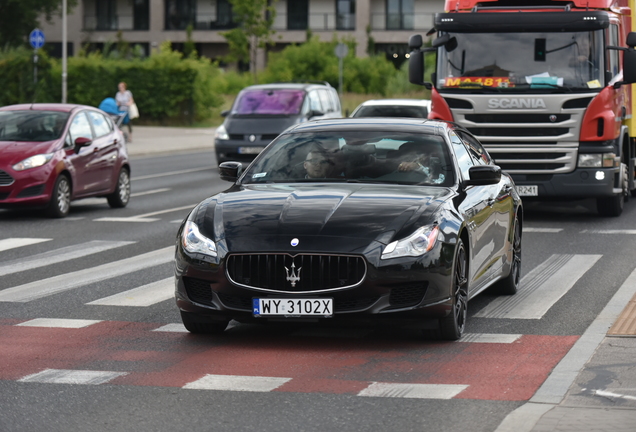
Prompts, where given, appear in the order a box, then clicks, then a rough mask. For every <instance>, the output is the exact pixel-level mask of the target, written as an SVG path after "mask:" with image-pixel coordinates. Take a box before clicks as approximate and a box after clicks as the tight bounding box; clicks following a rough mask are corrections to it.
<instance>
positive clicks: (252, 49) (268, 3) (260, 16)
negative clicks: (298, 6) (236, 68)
mask: <svg viewBox="0 0 636 432" xmlns="http://www.w3.org/2000/svg"><path fill="white" fill-rule="evenodd" d="M275 1H276V0H273V1H272V0H230V3H231V4H232V19H233V21H234V22H235V23H236V24H237V25H238V27H236V28H234V29H232V30H229V31H226V32H223V33H221V34H222V35H223V36H224V37H225V39H226V40H227V43H228V45H229V48H230V54H229V55H228V56H227V59H228V60H230V61H243V62H249V64H250V70H251V71H252V73H253V75H254V82H256V55H257V52H258V49H259V48H265V47H266V46H267V45H271V44H272V41H271V37H272V35H273V34H274V33H275V31H274V30H272V24H273V23H274V18H275V17H276V9H275V8H274V6H273V4H274V3H275Z"/></svg>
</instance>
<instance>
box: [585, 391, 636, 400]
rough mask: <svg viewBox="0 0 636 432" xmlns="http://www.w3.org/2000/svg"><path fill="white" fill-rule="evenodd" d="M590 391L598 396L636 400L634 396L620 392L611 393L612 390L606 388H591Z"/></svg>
mask: <svg viewBox="0 0 636 432" xmlns="http://www.w3.org/2000/svg"><path fill="white" fill-rule="evenodd" d="M592 393H594V394H595V395H598V396H603V397H610V398H617V399H627V400H634V401H636V396H628V395H622V394H618V393H613V392H610V391H606V390H592Z"/></svg>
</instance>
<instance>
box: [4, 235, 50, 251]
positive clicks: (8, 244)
mask: <svg viewBox="0 0 636 432" xmlns="http://www.w3.org/2000/svg"><path fill="white" fill-rule="evenodd" d="M51 240H53V239H50V238H8V239H2V240H0V252H2V251H5V250H9V249H15V248H19V247H23V246H29V245H33V244H38V243H42V242H47V241H51Z"/></svg>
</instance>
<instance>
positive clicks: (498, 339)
mask: <svg viewBox="0 0 636 432" xmlns="http://www.w3.org/2000/svg"><path fill="white" fill-rule="evenodd" d="M521 336H523V335H521V334H490V333H465V334H464V335H463V336H462V338H461V339H460V340H458V341H457V342H471V343H504V344H510V343H513V342H515V341H517V340H518V339H519V338H520V337H521Z"/></svg>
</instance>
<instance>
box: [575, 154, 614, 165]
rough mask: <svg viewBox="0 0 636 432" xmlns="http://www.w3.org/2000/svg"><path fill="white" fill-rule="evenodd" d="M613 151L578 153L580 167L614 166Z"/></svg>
mask: <svg viewBox="0 0 636 432" xmlns="http://www.w3.org/2000/svg"><path fill="white" fill-rule="evenodd" d="M615 159H616V155H615V154H614V153H581V154H579V167H580V168H611V167H613V166H614V161H615Z"/></svg>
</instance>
